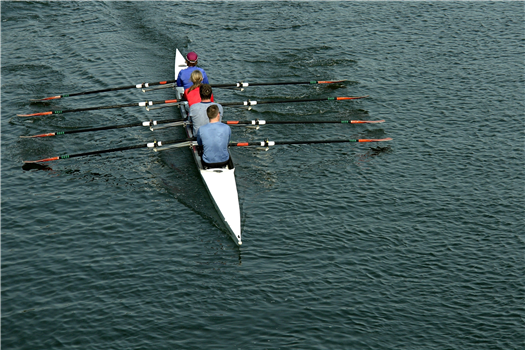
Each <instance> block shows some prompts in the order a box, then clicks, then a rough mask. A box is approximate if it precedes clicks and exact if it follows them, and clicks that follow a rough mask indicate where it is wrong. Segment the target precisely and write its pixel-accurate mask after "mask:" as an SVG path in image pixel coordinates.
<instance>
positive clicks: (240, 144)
mask: <svg viewBox="0 0 525 350" xmlns="http://www.w3.org/2000/svg"><path fill="white" fill-rule="evenodd" d="M391 140H392V138H391V137H387V138H386V139H356V140H352V139H346V140H345V139H343V140H317V141H268V140H264V141H252V142H230V147H231V146H237V147H245V146H262V147H269V146H275V145H305V144H312V143H341V142H381V141H391Z"/></svg>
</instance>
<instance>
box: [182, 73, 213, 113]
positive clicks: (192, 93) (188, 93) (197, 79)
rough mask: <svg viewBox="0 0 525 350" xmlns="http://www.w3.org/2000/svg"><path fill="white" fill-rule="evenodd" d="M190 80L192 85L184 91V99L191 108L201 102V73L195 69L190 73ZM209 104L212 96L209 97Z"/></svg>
mask: <svg viewBox="0 0 525 350" xmlns="http://www.w3.org/2000/svg"><path fill="white" fill-rule="evenodd" d="M190 80H191V82H192V83H193V85H192V86H191V87H189V88H187V89H186V90H185V91H184V98H185V99H186V100H187V101H188V105H189V106H190V107H191V106H192V105H193V104H195V103H199V102H201V95H200V87H201V85H202V73H201V71H200V70H198V69H196V70H194V71H193V72H191V75H190ZM211 102H213V95H211Z"/></svg>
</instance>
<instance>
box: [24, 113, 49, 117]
mask: <svg viewBox="0 0 525 350" xmlns="http://www.w3.org/2000/svg"><path fill="white" fill-rule="evenodd" d="M50 114H53V112H41V113H33V114H17V115H16V116H17V117H35V116H39V115H50Z"/></svg>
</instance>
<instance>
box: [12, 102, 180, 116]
mask: <svg viewBox="0 0 525 350" xmlns="http://www.w3.org/2000/svg"><path fill="white" fill-rule="evenodd" d="M174 102H179V100H163V101H144V102H134V103H126V104H122V105H111V106H97V107H87V108H77V109H67V110H62V111H48V112H38V113H32V114H17V116H19V117H34V116H43V115H51V114H63V113H71V112H85V111H93V110H99V109H111V108H123V107H137V106H138V107H148V106H151V105H156V104H168V103H174Z"/></svg>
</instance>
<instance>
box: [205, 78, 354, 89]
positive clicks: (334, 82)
mask: <svg viewBox="0 0 525 350" xmlns="http://www.w3.org/2000/svg"><path fill="white" fill-rule="evenodd" d="M346 80H347V79H344V80H310V81H288V82H270V83H244V82H242V81H240V82H238V83H235V84H211V87H214V88H243V87H248V86H268V85H300V84H310V85H313V84H336V83H342V82H343V81H346Z"/></svg>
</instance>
